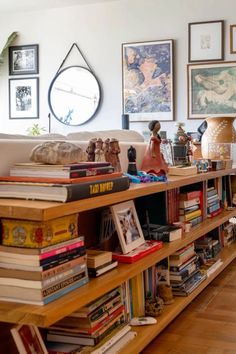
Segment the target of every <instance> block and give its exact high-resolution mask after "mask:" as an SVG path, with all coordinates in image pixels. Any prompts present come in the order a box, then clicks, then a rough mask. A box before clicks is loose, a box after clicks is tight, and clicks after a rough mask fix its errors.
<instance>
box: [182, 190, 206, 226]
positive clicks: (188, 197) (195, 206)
mask: <svg viewBox="0 0 236 354" xmlns="http://www.w3.org/2000/svg"><path fill="white" fill-rule="evenodd" d="M201 199H202V191H201V190H195V191H191V192H183V193H181V192H180V194H179V221H181V222H188V223H190V224H191V226H195V225H197V224H199V223H201V222H202V207H201Z"/></svg>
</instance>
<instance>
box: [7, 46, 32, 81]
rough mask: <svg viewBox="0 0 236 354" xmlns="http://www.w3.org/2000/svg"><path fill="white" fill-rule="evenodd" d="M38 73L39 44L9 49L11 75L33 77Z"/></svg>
mask: <svg viewBox="0 0 236 354" xmlns="http://www.w3.org/2000/svg"><path fill="white" fill-rule="evenodd" d="M38 73H39V46H38V44H30V45H21V46H12V47H9V75H27V74H28V75H32V74H38Z"/></svg>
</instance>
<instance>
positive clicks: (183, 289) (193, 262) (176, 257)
mask: <svg viewBox="0 0 236 354" xmlns="http://www.w3.org/2000/svg"><path fill="white" fill-rule="evenodd" d="M169 267H170V285H171V287H172V292H173V294H174V295H176V296H188V295H189V294H191V293H192V292H193V290H194V289H196V287H197V286H198V285H199V284H200V283H201V282H202V281H203V280H204V279H206V275H205V274H203V273H201V272H200V270H199V263H198V257H197V256H196V252H195V249H194V243H191V244H189V245H187V246H186V247H184V248H181V249H180V250H178V251H176V252H175V253H173V254H172V255H170V259H169Z"/></svg>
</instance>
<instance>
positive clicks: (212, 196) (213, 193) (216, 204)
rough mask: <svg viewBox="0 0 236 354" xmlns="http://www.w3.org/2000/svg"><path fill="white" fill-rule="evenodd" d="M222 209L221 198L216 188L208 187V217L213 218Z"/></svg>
mask: <svg viewBox="0 0 236 354" xmlns="http://www.w3.org/2000/svg"><path fill="white" fill-rule="evenodd" d="M221 211H222V208H221V205H220V198H219V195H218V192H217V190H216V188H214V187H209V188H207V217H209V218H212V217H214V216H216V215H218V214H220V213H221Z"/></svg>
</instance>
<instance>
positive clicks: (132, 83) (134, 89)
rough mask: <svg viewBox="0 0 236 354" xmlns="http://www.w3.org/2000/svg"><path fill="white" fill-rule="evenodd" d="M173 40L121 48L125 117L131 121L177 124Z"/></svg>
mask: <svg viewBox="0 0 236 354" xmlns="http://www.w3.org/2000/svg"><path fill="white" fill-rule="evenodd" d="M173 79H174V76H173V40H171V39H170V40H163V41H153V42H137V43H124V44H122V101H123V113H124V114H129V118H130V121H131V122H132V121H133V122H135V121H151V120H153V119H157V120H159V121H171V120H174V97H173V86H174V82H173Z"/></svg>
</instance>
